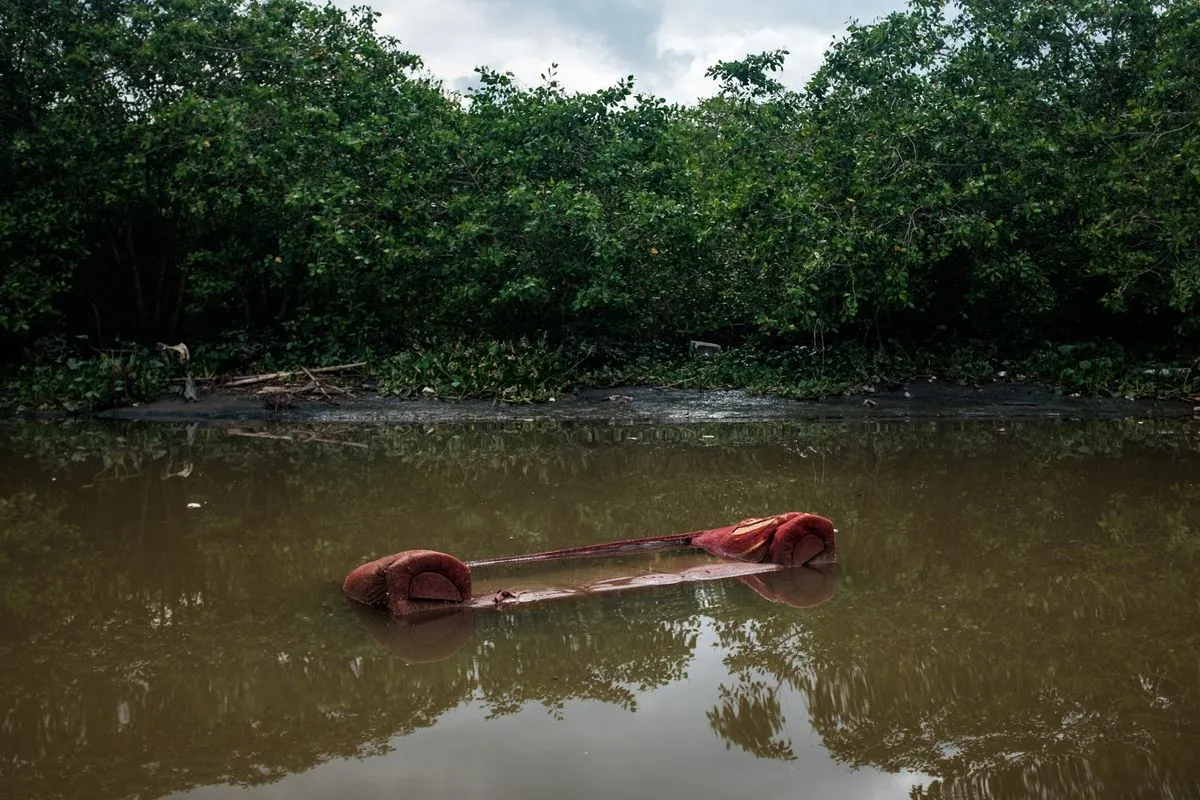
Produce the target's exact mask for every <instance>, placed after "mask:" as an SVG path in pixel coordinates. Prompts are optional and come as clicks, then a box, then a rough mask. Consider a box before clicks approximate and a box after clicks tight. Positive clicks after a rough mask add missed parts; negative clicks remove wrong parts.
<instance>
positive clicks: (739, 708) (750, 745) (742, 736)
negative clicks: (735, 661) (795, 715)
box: [705, 679, 796, 761]
mask: <svg viewBox="0 0 1200 800" xmlns="http://www.w3.org/2000/svg"><path fill="white" fill-rule="evenodd" d="M779 692H780V687H779V685H778V684H776V685H774V686H770V685H768V684H767V682H766V681H763V680H756V679H751V680H746V681H743V682H741V683H739V684H737V685H736V686H733V687H730V686H726V685H725V684H721V688H720V689H719V695H720V696H719V697H718V699H717V705H716V706H715V707H714V708H713V709H712V710H710V711H707V712H705V716H706V717H708V724H709V725H710V726H712V729H713V732H714V733H716V734H717V736H719V737H721V738H722V739H723V740H725V746H726V748H728V747H731V746H734V745H736V746H737V747H740V748H742V749H743V750H745V751H746V752H747V753H753V754H754V755H756V756H758V757H759V758H772V759H778V760H782V761H794V760H795V759H796V754H795V753H794V752H793V751H792V741H791V739H788V738H786V737H784V735H783V731H784V726H785V724H786V723H787V720H786V719H785V718H784V716H783V707H782V706H781V705H780V703H779Z"/></svg>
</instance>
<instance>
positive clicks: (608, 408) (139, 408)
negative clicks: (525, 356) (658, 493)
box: [39, 380, 1200, 424]
mask: <svg viewBox="0 0 1200 800" xmlns="http://www.w3.org/2000/svg"><path fill="white" fill-rule="evenodd" d="M39 416H42V417H43V418H44V417H45V416H46V415H39ZM55 416H58V415H55ZM64 416H68V415H64ZM69 416H77V417H78V416H82V417H84V418H91V419H99V420H117V421H126V422H129V421H140V422H189V423H190V422H212V423H224V422H261V423H289V424H296V423H334V422H336V423H357V424H398V423H409V424H411V423H425V424H454V423H477V422H542V421H549V422H553V421H557V422H566V423H570V422H592V423H637V422H644V423H657V424H687V423H694V422H723V421H728V422H759V421H790V420H794V421H815V420H828V421H838V420H855V421H873V420H878V421H887V420H905V419H942V420H952V419H962V420H966V419H1047V420H1052V419H1125V418H1140V419H1192V418H1195V419H1200V407H1197V406H1195V405H1194V404H1193V403H1192V402H1190V401H1186V400H1149V399H1134V400H1128V399H1125V398H1112V397H1070V396H1066V395H1063V394H1060V393H1057V392H1055V391H1053V390H1051V389H1048V388H1046V387H1044V386H1041V385H1038V384H1016V383H992V384H984V385H981V386H978V387H974V386H960V385H953V384H945V383H943V382H940V381H923V380H922V381H914V382H911V383H909V384H904V385H901V386H899V387H897V388H891V389H886V390H877V391H875V392H869V393H863V392H860V393H856V394H851V395H843V396H837V397H828V398H824V399H819V400H795V399H791V398H784V397H778V396H771V395H751V394H749V393H748V392H746V391H744V390H738V389H674V388H655V387H649V386H625V387H616V388H611V389H589V390H584V391H580V392H576V393H568V394H564V395H563V396H561V397H557V398H555V399H554V400H553V401H549V402H540V403H523V404H509V403H500V402H494V401H489V400H439V399H428V398H417V399H401V398H397V397H380V396H378V395H375V394H370V395H364V396H360V397H355V398H338V399H337V400H336V401H335V402H328V401H325V400H318V399H302V400H299V401H298V403H297V405H296V406H295V407H294V408H288V409H273V408H268V407H267V406H266V405H265V404H264V402H263V399H262V398H261V397H259V396H256V395H250V394H239V393H230V392H216V393H212V394H206V395H203V396H202V397H201V399H200V400H199V401H198V402H185V401H184V400H183V399H181V398H161V399H158V400H155V401H152V402H149V403H143V404H140V405H136V406H127V407H122V408H114V409H108V410H105V411H99V412H92V413H88V414H82V415H69Z"/></svg>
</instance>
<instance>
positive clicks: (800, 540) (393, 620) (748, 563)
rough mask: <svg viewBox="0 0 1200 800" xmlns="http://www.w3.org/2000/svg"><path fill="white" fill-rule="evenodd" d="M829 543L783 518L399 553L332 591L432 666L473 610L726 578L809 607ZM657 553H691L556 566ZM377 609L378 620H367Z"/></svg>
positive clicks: (817, 594) (830, 587)
mask: <svg viewBox="0 0 1200 800" xmlns="http://www.w3.org/2000/svg"><path fill="white" fill-rule="evenodd" d="M835 536H836V531H835V529H834V527H833V524H832V522H830V521H829V520H828V519H826V518H825V517H821V516H818V515H816V514H803V513H798V512H789V513H786V514H778V515H774V516H771V517H760V518H755V519H747V520H743V521H742V522H739V523H738V524H736V525H729V526H726V527H722V528H714V529H710V530H703V531H694V532H691V533H683V534H673V535H669V536H659V537H649V538H645V539H627V540H622V541H617V542H609V543H604V544H597V545H586V546H583V547H573V548H567V549H563V550H552V551H548V552H543V553H529V554H525V555H519V556H507V557H501V558H493V559H485V560H480V561H470V562H464V561H460V560H459V559H457V558H454V557H453V556H450V555H447V554H446V553H439V552H437V551H433V550H409V551H405V552H402V553H396V554H393V555H390V556H385V557H384V558H380V559H376V560H374V561H371V562H368V563H366V564H363V565H362V566H360V567H358V568H357V569H355V570H354V571H352V572H351V573H350V574H349V575H347V576H346V580H345V582H344V584H343V586H342V589H343V591H344V592H345V594H346V596H347V597H348V598H350V599H351V600H352V601H355V604H356V605H357V607H358V609H359V610H360V611H362V612H363V614H362V616H363V617H364V621H365V622H366V623H367V624H368V627H369V629H370V630H371V632H372V634H373V635H374V636H376V638H378V639H379V640H380V641H381V642H383V643H384V644H385V645H386V646H387V647H388V648H389V649H390V650H392V651H393V652H395V653H396V654H397V655H399V656H400V657H402V658H404V660H406V661H409V662H414V663H415V662H421V661H436V660H439V659H441V658H444V657H446V656H448V655H450V654H451V653H453V652H454V651H455V650H457V649H458V648H459V647H461V646H462V645H463V644H464V643H466V642H467V641H468V640H469V639H470V638H471V636H472V634H473V632H474V621H473V615H472V614H471V613H469V612H472V611H478V610H488V609H505V608H509V607H512V606H515V605H524V604H527V603H536V602H542V601H547V600H559V599H567V598H573V597H586V596H592V595H602V594H610V593H615V592H622V591H629V590H633V589H642V588H649V587H652V586H666V585H672V584H679V583H687V582H694V581H710V580H722V579H730V578H736V579H738V580H739V581H741V582H742V583H743V584H745V585H747V586H749V587H750V588H751V589H752V590H754V591H755V592H756V593H758V594H759V595H761V596H763V597H765V598H767V599H769V600H771V601H772V602H776V603H783V604H786V605H790V606H793V607H797V608H806V607H809V606H813V605H817V604H819V603H822V602H825V601H826V600H828V599H829V598H830V597H832V596H833V591H834V580H835V569H836V560H837V553H836V544H835ZM663 550H690V551H691V552H686V553H684V554H682V555H679V554H675V555H672V556H671V557H667V558H657V559H655V560H654V562H653V563H652V564H651V566H649V567H638V566H635V565H631V564H629V563H628V562H621V563H618V564H609V565H606V566H603V567H599V568H597V567H595V566H591V567H590V568H588V569H584V570H579V569H576V570H573V571H572V570H563V569H562V567H561V562H563V561H565V560H568V559H584V558H592V559H594V558H601V557H609V558H613V557H618V558H619V557H620V556H626V555H629V554H633V553H644V552H653V551H663ZM697 550H699V551H702V552H700V553H698V552H696V551H697ZM711 556H716V557H717V560H715V561H714V560H713V559H712V558H711ZM546 562H555V563H556V564H557V565H558V566H559V569H558V572H557V573H551V574H545V573H543V572H541V571H540V570H539V574H535V575H528V574H526V575H523V576H504V575H503V574H501V575H493V576H490V577H489V576H487V575H484V576H482V577H481V576H479V575H476V574H475V572H474V571H475V570H476V569H478V568H481V567H483V568H487V569H485V572H487V571H501V572H503V571H504V568H506V567H517V568H520V567H521V566H523V565H527V564H545V563H546ZM385 608H386V609H387V610H388V611H389V612H390V613H389V614H388V616H387V617H384V616H382V615H380V614H377V613H375V612H376V611H377V610H381V609H385ZM389 617H390V619H389Z"/></svg>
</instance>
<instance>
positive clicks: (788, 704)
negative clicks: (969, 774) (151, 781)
mask: <svg viewBox="0 0 1200 800" xmlns="http://www.w3.org/2000/svg"><path fill="white" fill-rule="evenodd" d="M725 655H726V653H725V651H724V650H722V649H721V648H720V646H719V644H718V641H717V636H716V634H715V632H714V630H713V626H712V622H711V620H709V619H707V618H705V619H704V620H703V621H702V623H701V627H700V636H699V638H698V640H697V643H696V649H695V653H694V656H693V658H692V660H691V662H690V664H689V665H688V670H687V680H685V681H677V682H675V683H672V684H670V685H668V686H665V687H663V688H661V689H657V690H654V691H651V692H647V693H641V694H638V700H637V702H638V710H637V711H636V712H633V713H631V712H628V711H625V710H623V709H621V708H619V707H617V706H615V705H611V704H607V703H598V702H594V701H586V702H570V703H567V705H566V707H565V709H564V710H563V714H562V719H561V720H555V719H554V718H553V717H552V716H551V714H550V712H548V711H547V710H546V709H545V708H544V707H542V706H541V705H540V704H536V703H534V704H529V705H527V706H526V707H525V708H524V709H523V710H522V711H520V712H519V713H516V714H512V715H510V716H504V717H500V718H498V719H493V720H484V719H483V716H484V714H485V713H486V709H483V708H481V707H479V706H476V705H468V706H460V707H458V708H456V709H453V710H451V711H449V712H447V713H446V714H444V715H443V716H442V717H441V718H440V719H439V720H438V721H437V723H436V724H435V725H434V726H433V727H432V728H428V729H425V730H420V731H417V732H416V733H413V734H411V735H409V736H404V737H395V738H393V739H392V741H391V745H392V748H393V749H392V751H391V752H390V753H388V754H386V755H382V756H376V757H372V758H366V759H362V760H346V759H338V760H335V761H330V762H328V763H325V764H322V765H320V766H318V767H316V768H314V769H312V770H309V771H307V772H304V773H301V774H296V775H290V776H288V777H286V778H284V779H283V780H282V781H280V782H278V783H276V784H271V785H267V786H259V787H253V788H250V789H247V790H245V791H244V792H242V791H240V790H238V789H235V788H233V787H217V786H210V787H205V788H203V789H197V790H195V791H190V792H184V793H180V794H176V795H172V796H171V797H172V798H187V799H188V800H208V799H209V798H223V797H228V796H229V795H230V794H232V793H237V794H238V795H239V796H245V797H247V798H256V800H257V799H261V800H268V799H271V800H274V798H280V799H282V798H293V797H294V798H304V799H305V800H307V799H308V798H329V797H353V798H354V800H368V799H369V798H381V799H382V798H389V799H391V798H397V797H428V798H435V797H456V798H475V797H486V798H510V797H511V798H558V797H561V798H564V800H565V799H566V798H576V797H578V798H584V797H596V798H600V797H603V798H617V797H620V798H638V797H646V798H655V799H656V800H660V799H661V798H666V797H687V798H701V797H721V798H727V797H750V798H762V800H768V799H769V798H794V797H797V796H801V795H802V796H805V797H828V798H840V797H846V798H863V799H864V800H870V799H871V798H880V800H882V799H883V798H897V800H898V799H899V798H907V797H908V796H909V789H910V788H911V787H913V786H916V785H918V784H922V783H928V779H927V778H923V777H922V776H919V775H908V774H899V775H892V774H887V773H884V772H880V771H878V770H873V769H859V770H853V771H851V770H848V769H846V767H844V766H842V765H840V764H838V763H836V762H835V761H834V760H833V759H832V758H831V757H830V755H829V753H828V751H827V750H826V749H825V748H824V747H823V746H822V745H821V740H820V737H819V736H818V735H817V734H816V732H815V731H813V729H812V727H811V725H810V724H809V722H808V719H809V716H808V709H807V706H806V704H805V702H804V696H803V695H802V694H800V693H798V692H789V691H787V690H786V689H785V690H784V693H783V697H782V704H783V711H784V715H785V717H786V719H787V727H786V731H785V732H784V736H785V737H788V738H790V739H791V740H792V744H793V746H794V750H795V753H796V756H797V759H796V760H795V761H791V762H780V761H769V760H761V759H758V758H756V757H754V756H753V755H751V754H749V753H745V752H742V751H740V750H739V749H737V748H736V747H731V748H726V746H725V743H724V742H723V741H721V740H720V739H719V738H718V737H717V736H716V735H715V734H714V733H713V732H712V730H711V729H710V727H709V725H708V721H707V720H706V719H705V716H704V714H705V711H706V710H708V709H710V708H711V706H712V702H713V699H714V698H715V697H716V696H717V693H718V688H719V686H720V685H721V684H722V683H726V684H728V682H729V680H730V677H729V671H728V669H727V668H726V666H725V664H724V663H723V659H724V657H725Z"/></svg>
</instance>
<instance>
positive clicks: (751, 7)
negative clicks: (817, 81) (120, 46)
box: [336, 0, 902, 103]
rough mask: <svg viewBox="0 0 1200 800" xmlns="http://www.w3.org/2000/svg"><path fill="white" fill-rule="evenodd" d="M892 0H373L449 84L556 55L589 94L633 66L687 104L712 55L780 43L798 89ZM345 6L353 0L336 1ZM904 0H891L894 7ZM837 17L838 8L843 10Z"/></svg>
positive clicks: (699, 89)
mask: <svg viewBox="0 0 1200 800" xmlns="http://www.w3.org/2000/svg"><path fill="white" fill-rule="evenodd" d="M891 1H892V0H842V2H841V3H839V4H838V5H837V7H836V8H831V7H828V6H825V5H817V4H806V3H793V2H790V0H742V2H740V3H736V4H731V3H728V2H727V0H624V2H618V3H614V4H612V5H610V6H606V7H605V10H604V12H603V13H601V12H598V11H597V10H596V8H595V7H591V6H588V5H587V4H586V3H584V4H581V3H580V2H579V0H508V1H507V2H505V1H503V0H374V3H373V5H374V7H375V9H376V10H377V11H379V12H381V13H382V18H381V19H380V29H381V30H382V31H383V32H384V33H388V34H391V35H393V36H396V37H397V38H399V39H400V41H401V42H402V43H403V46H404V47H405V49H407V50H409V51H411V52H413V53H416V54H417V55H419V56H421V58H422V59H423V60H424V61H425V64H426V66H427V67H428V69H429V70H430V72H432V73H433V74H434V75H435V76H437V77H439V78H441V79H442V80H443V81H444V82H445V83H446V85H447V86H448V87H450V88H455V87H461V86H463V85H466V84H468V83H472V82H474V78H475V75H474V68H475V67H476V66H487V67H490V68H492V69H496V70H499V71H501V72H512V73H513V74H515V75H516V76H517V78H518V80H519V81H521V82H522V83H524V84H526V85H530V84H536V83H538V82H540V77H539V76H540V75H541V74H542V73H543V72H545V71H546V70H547V69H548V68H549V67H550V65H551V64H552V63H557V64H558V70H557V74H558V78H559V80H560V81H561V82H562V83H563V84H564V85H565V86H566V87H567V88H568V89H572V90H579V91H591V90H595V89H599V88H603V87H606V86H611V85H612V84H614V83H615V82H616V81H617V80H619V79H621V78H623V77H625V76H626V75H630V74H632V75H634V76H635V78H636V79H637V87H638V89H639V90H641V91H645V92H651V93H654V94H657V95H660V96H662V97H665V98H667V99H668V100H672V101H677V102H685V103H691V102H694V101H695V100H697V99H698V98H700V97H707V96H710V95H712V94H713V93H714V91H715V89H716V84H715V83H714V82H713V81H711V80H710V79H708V78H705V77H704V71H705V69H707V68H708V67H709V66H711V65H712V64H714V63H716V62H717V61H722V60H728V59H736V58H741V57H743V56H745V55H747V54H749V53H758V52H762V51H764V50H774V49H777V48H783V49H786V50H788V51H790V55H789V56H788V60H787V64H786V68H785V70H784V71H783V73H781V74H780V75H779V78H780V80H781V81H783V83H785V84H786V85H789V86H792V87H795V88H799V87H800V86H802V85H803V84H804V82H805V81H806V80H807V79H808V77H809V76H810V75H811V74H812V72H813V71H814V70H816V69H817V67H819V66H820V64H821V61H822V59H823V57H824V53H825V50H826V48H827V47H828V46H829V44H830V42H831V40H832V39H833V37H834V36H836V35H839V34H841V33H842V31H844V30H845V25H844V23H845V19H846V18H849V17H850V16H855V15H857V16H859V17H867V18H872V17H875V16H877V14H878V13H879V12H880V11H881V10H886V6H887V5H888V4H889V3H890V2H891ZM336 2H338V3H339V4H340V5H343V6H347V7H348V6H350V5H352V4H357V3H359V2H361V0H336ZM901 4H902V0H894V6H893V7H898V6H900V5H901ZM843 15H844V17H843Z"/></svg>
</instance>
